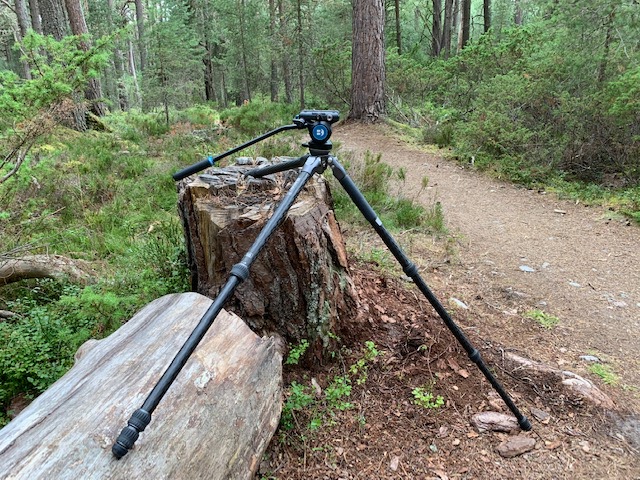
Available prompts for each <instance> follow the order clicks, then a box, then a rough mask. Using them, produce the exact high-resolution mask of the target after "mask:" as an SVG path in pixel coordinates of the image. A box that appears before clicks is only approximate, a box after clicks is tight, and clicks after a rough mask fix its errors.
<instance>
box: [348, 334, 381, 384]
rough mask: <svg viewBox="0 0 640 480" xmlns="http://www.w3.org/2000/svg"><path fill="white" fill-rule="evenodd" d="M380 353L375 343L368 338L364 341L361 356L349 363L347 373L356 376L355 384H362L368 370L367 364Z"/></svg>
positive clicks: (365, 379)
mask: <svg viewBox="0 0 640 480" xmlns="http://www.w3.org/2000/svg"><path fill="white" fill-rule="evenodd" d="M379 355H381V352H380V351H379V350H378V349H377V348H376V345H375V343H373V342H372V341H371V340H368V341H366V342H365V343H364V350H363V354H362V357H361V358H359V359H358V360H357V361H356V363H354V364H353V365H351V367H350V368H349V373H350V374H351V375H353V376H355V377H357V378H356V384H357V385H363V384H364V383H365V382H366V381H367V373H368V370H369V364H370V363H371V362H372V361H373V359H375V358H376V357H378V356H379Z"/></svg>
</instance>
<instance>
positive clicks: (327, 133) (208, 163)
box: [173, 110, 340, 181]
mask: <svg viewBox="0 0 640 480" xmlns="http://www.w3.org/2000/svg"><path fill="white" fill-rule="evenodd" d="M338 120H340V112H338V111H337V110H302V111H301V112H300V113H298V114H297V115H296V116H295V117H293V123H292V124H291V125H283V126H282V127H278V128H276V129H275V130H271V131H270V132H267V133H265V134H264V135H260V136H259V137H256V138H254V139H252V140H249V141H248V142H246V143H243V144H242V145H240V146H237V147H235V148H232V149H231V150H228V151H226V152H224V153H221V154H220V155H218V156H215V157H213V156H209V157H207V158H205V159H204V160H201V161H199V162H198V163H194V164H193V165H191V166H189V167H187V168H185V169H183V170H180V171H178V172H176V173H174V174H173V179H174V180H176V181H177V180H182V179H183V178H186V177H188V176H189V175H193V174H194V173H197V172H199V171H201V170H204V169H205V168H209V167H212V166H213V165H214V164H215V163H216V162H217V161H219V160H221V159H223V158H224V157H227V156H229V155H231V154H234V153H236V152H239V151H240V150H242V149H244V148H247V147H249V146H251V145H253V144H255V143H258V142H261V141H262V140H265V139H267V138H269V137H272V136H273V135H275V134H277V133H280V132H284V131H285V130H301V129H303V128H306V129H307V130H308V131H309V136H310V137H311V141H310V142H309V143H305V144H303V147H308V148H309V150H310V152H311V155H319V156H320V155H327V154H328V153H329V152H330V151H331V142H330V141H329V138H330V137H331V124H333V123H335V122H337V121H338Z"/></svg>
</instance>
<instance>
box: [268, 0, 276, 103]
mask: <svg viewBox="0 0 640 480" xmlns="http://www.w3.org/2000/svg"><path fill="white" fill-rule="evenodd" d="M269 39H270V40H271V42H272V45H273V46H275V45H276V43H275V40H276V2H275V0H269ZM269 57H270V63H271V72H270V78H269V84H270V87H271V88H270V90H271V101H272V102H277V101H278V66H277V65H278V63H277V61H276V49H275V48H272V49H271V51H270V52H269Z"/></svg>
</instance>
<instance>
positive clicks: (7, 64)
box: [0, 0, 640, 423]
mask: <svg viewBox="0 0 640 480" xmlns="http://www.w3.org/2000/svg"><path fill="white" fill-rule="evenodd" d="M376 13H377V14H376ZM639 24H640V4H639V3H638V2H637V0H591V1H587V0H492V1H489V0H485V1H476V0H474V1H471V0H432V1H426V0H422V1H420V0H395V1H393V2H387V3H386V4H383V3H382V2H381V1H380V0H367V1H365V0H353V1H352V2H350V1H346V0H316V1H310V0H295V1H292V0H269V1H266V2H265V1H259V0H209V1H205V0H191V1H182V0H161V1H155V0H145V1H143V0H135V1H126V2H125V1H120V0H108V1H98V0H86V1H80V0H64V1H63V0H15V1H14V0H0V50H1V52H2V53H1V56H0V111H1V112H2V113H1V114H0V153H2V156H1V157H0V232H1V233H0V264H3V263H6V262H7V261H12V260H16V259H24V258H28V259H32V258H33V257H34V256H35V255H39V254H48V255H49V258H51V255H53V254H56V255H60V256H63V260H72V261H73V262H72V263H73V266H74V267H78V268H79V269H80V272H79V273H78V275H77V277H75V278H69V276H68V275H67V276H66V277H65V278H64V279H61V278H58V276H55V275H53V276H54V278H53V279H51V278H49V279H42V278H36V279H33V278H31V279H29V278H23V279H19V281H15V282H11V283H10V284H7V285H3V283H0V311H1V312H2V317H1V320H2V321H0V404H1V405H2V411H1V412H0V421H1V422H2V423H4V422H6V421H8V420H9V419H10V418H11V416H12V414H13V413H12V412H14V411H18V410H19V408H20V405H21V404H24V403H25V402H28V401H29V399H30V398H32V397H33V396H34V395H37V394H38V393H39V392H41V391H43V390H44V389H46V388H47V386H48V385H50V384H51V383H52V382H53V381H55V380H56V379H57V378H58V377H59V376H60V375H62V374H63V373H64V372H65V371H66V369H68V368H69V367H70V365H71V364H72V362H73V354H74V352H75V350H76V349H77V347H78V346H79V345H80V344H81V343H82V342H84V341H85V340H86V339H88V338H91V337H94V338H99V337H101V336H104V335H107V334H108V333H110V332H111V331H113V330H114V329H116V328H117V327H118V326H119V325H120V324H121V323H122V322H123V321H126V320H127V319H128V318H130V317H131V315H132V314H133V312H135V311H136V310H137V309H138V308H140V307H141V306H142V305H144V304H145V303H148V302H149V301H150V300H152V299H154V298H157V297H158V296H160V295H162V294H164V293H169V292H173V291H185V290H188V288H189V286H188V285H187V283H188V281H187V273H186V267H185V259H184V246H183V239H182V232H181V227H180V224H179V222H178V220H177V215H176V211H175V205H176V196H175V186H174V185H173V181H172V180H171V173H173V172H175V171H176V170H177V169H178V168H181V167H184V166H186V165H190V164H192V163H195V161H197V160H199V159H200V158H202V157H203V156H205V155H208V154H210V153H216V152H221V151H224V150H226V149H229V148H231V147H233V146H235V145H237V144H238V143H239V142H240V141H246V140H248V139H249V138H251V137H253V136H255V135H257V134H260V133H264V132H265V131H267V130H270V129H272V128H274V127H276V126H278V125H282V124H286V123H290V121H291V118H292V116H293V115H295V113H297V112H298V111H299V110H300V109H302V108H331V109H338V110H341V111H342V112H343V113H344V114H345V115H344V116H347V115H346V112H350V116H351V117H352V118H356V119H357V118H360V119H362V120H365V121H377V120H380V119H384V120H385V121H387V122H388V123H390V124H392V125H393V126H394V127H395V128H398V129H399V130H401V131H402V132H404V133H405V134H408V135H412V136H413V137H414V138H415V139H416V141H419V142H422V143H425V144H435V145H437V146H439V147H442V148H446V149H447V150H446V152H447V153H448V154H449V155H451V156H452V157H455V158H457V159H459V160H460V161H461V162H463V163H464V164H465V165H469V164H472V165H473V166H474V167H476V168H480V169H484V170H487V171H488V172H490V173H491V174H494V175H497V176H499V177H501V178H505V179H509V180H512V181H515V182H518V183H521V184H523V185H525V186H527V187H529V188H543V187H544V188H545V189H547V190H550V191H557V192H560V193H561V194H562V195H568V196H572V197H576V198H581V199H582V200H583V201H586V202H600V203H605V204H606V205H607V206H609V207H610V208H611V209H615V210H617V211H620V212H621V213H622V214H624V215H626V216H628V217H630V218H631V219H635V220H640V28H639V27H640V25H639ZM359 34H362V35H364V36H363V37H359V36H358V35H359ZM376 45H377V46H381V48H379V49H377V50H375V49H374V48H373V47H375V46H376ZM370 47H371V48H370ZM358 48H360V49H362V50H358ZM363 60H365V61H363ZM358 62H360V63H361V65H360V66H357V65H356V64H357V63H358ZM372 99H375V101H373V100H372ZM290 144H291V142H290V140H289V139H287V140H286V141H284V142H280V141H278V140H273V142H266V143H265V144H264V145H260V146H257V147H255V148H254V149H251V150H250V151H249V152H248V154H253V155H258V154H259V155H264V156H270V155H272V154H276V153H277V154H287V153H290V152H289V150H288V149H291V146H290ZM292 153H295V152H292ZM379 160H380V159H379V158H378V159H377V160H370V161H369V163H368V164H367V165H368V166H367V168H368V170H366V172H367V175H366V176H364V177H363V178H362V179H360V180H362V181H367V180H372V182H371V183H372V185H373V189H374V193H375V195H378V194H379V193H380V192H382V193H385V192H386V191H385V188H386V186H385V185H386V183H388V180H389V178H390V176H391V174H392V173H391V172H390V171H389V169H385V168H384V167H383V166H381V164H380V162H379ZM398 174H399V175H400V176H401V175H406V174H407V172H398ZM359 185H361V186H362V187H363V190H365V191H366V185H363V184H362V183H359ZM376 198H378V197H376ZM337 203H338V206H339V207H340V201H339V199H337ZM372 203H374V206H375V207H376V209H379V210H380V211H381V212H382V214H385V211H387V212H389V213H390V214H391V213H393V212H396V213H397V212H398V211H400V209H399V208H398V204H397V203H393V202H390V201H389V200H384V201H380V202H379V203H377V204H375V202H373V201H372ZM409 203H410V202H409ZM403 205H404V204H403ZM434 208H435V207H434ZM434 212H435V215H433V214H434ZM339 213H340V212H339ZM437 213H438V212H437V211H436V210H434V211H432V212H426V213H425V212H422V213H421V212H418V214H417V215H414V214H413V213H411V214H408V215H407V218H410V219H411V220H407V218H405V219H402V218H395V217H394V218H392V219H390V220H389V221H390V222H391V224H392V225H391V226H392V227H393V226H398V227H400V228H407V225H406V224H405V223H404V222H406V221H409V222H410V223H409V228H416V226H415V222H416V218H418V219H422V220H424V219H425V218H427V217H431V218H434V217H435V218H436V220H437V221H436V223H439V224H440V225H441V223H442V222H441V219H438V215H437ZM429 214H431V215H429ZM412 222H413V223H412ZM429 228H433V227H429ZM440 228H442V227H440ZM67 273H68V272H67ZM87 277H89V278H90V281H87ZM6 283H8V282H6Z"/></svg>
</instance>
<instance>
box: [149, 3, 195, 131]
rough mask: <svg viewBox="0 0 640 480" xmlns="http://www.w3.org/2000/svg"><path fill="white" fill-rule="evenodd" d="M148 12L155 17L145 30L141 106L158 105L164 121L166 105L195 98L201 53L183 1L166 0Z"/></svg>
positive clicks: (184, 103) (180, 104) (185, 103)
mask: <svg viewBox="0 0 640 480" xmlns="http://www.w3.org/2000/svg"><path fill="white" fill-rule="evenodd" d="M151 12H152V14H153V17H155V18H153V20H154V21H152V22H150V24H151V28H150V29H149V30H148V51H149V65H148V66H147V68H146V70H145V75H144V76H143V81H144V89H145V96H144V102H143V105H144V107H145V109H151V108H154V107H158V106H162V107H163V109H164V113H165V117H164V119H165V123H167V124H168V123H169V118H168V109H169V107H174V108H179V109H180V108H186V107H188V106H190V105H191V104H192V103H193V102H194V101H197V99H198V98H199V94H198V92H199V90H200V89H201V85H202V83H203V82H204V79H203V72H202V57H203V54H204V52H203V50H202V46H201V45H200V42H199V39H198V38H197V37H196V35H195V33H194V31H193V29H192V28H191V27H190V25H189V17H190V16H191V13H190V12H189V9H188V7H187V5H185V3H184V2H182V1H179V0H166V1H163V2H162V3H159V4H157V5H156V8H153V9H151Z"/></svg>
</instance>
